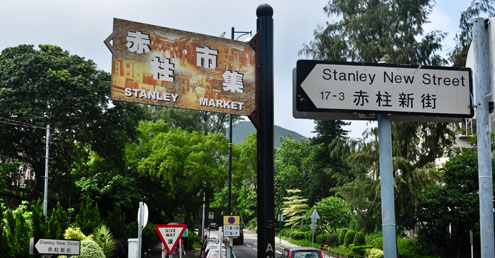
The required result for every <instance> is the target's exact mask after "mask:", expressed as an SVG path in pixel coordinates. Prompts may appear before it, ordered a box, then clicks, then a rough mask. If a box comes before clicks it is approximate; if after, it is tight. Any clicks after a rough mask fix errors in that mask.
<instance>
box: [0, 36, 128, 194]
mask: <svg viewBox="0 0 495 258" xmlns="http://www.w3.org/2000/svg"><path fill="white" fill-rule="evenodd" d="M109 88H110V75H109V74H108V73H106V72H103V71H99V70H97V68H96V65H95V64H94V63H93V61H91V60H85V59H84V58H82V57H80V56H77V55H71V54H69V53H68V52H67V51H63V50H62V49H61V48H60V47H57V46H53V45H40V46H39V49H35V48H34V47H33V46H31V45H20V46H17V47H11V48H6V49H4V50H3V51H2V53H1V54H0V120H1V122H2V123H0V155H2V156H4V157H10V158H13V159H17V160H19V161H20V162H23V163H26V164H30V165H31V167H32V168H33V170H34V172H35V175H36V187H35V189H34V192H33V193H34V195H35V196H34V197H35V199H36V198H37V196H38V194H39V193H40V192H42V189H43V188H42V187H43V180H42V179H43V175H44V173H43V172H44V162H45V148H44V147H45V142H46V139H45V129H44V128H45V127H46V126H47V125H51V128H52V131H51V140H52V141H51V144H50V161H51V162H50V173H51V175H50V176H51V178H52V182H51V185H53V186H58V187H60V188H64V189H70V188H71V187H72V186H73V185H72V182H71V179H72V178H71V177H70V176H69V175H68V171H69V169H68V168H69V167H70V165H71V164H72V162H73V161H75V160H78V157H80V156H81V155H84V154H85V152H84V151H85V150H86V149H85V148H80V146H84V147H85V146H91V148H92V149H93V150H96V151H98V152H99V153H100V154H101V155H103V156H105V157H108V160H107V162H114V165H116V166H118V164H123V162H121V161H122V157H123V155H122V150H123V146H124V145H125V143H126V142H127V139H128V137H131V136H132V135H133V128H134V121H135V118H137V117H133V116H135V114H136V110H137V109H138V106H137V105H128V104H123V103H114V105H113V106H111V105H110V101H109V94H110V92H109ZM76 142H77V143H79V146H78V145H76V144H75V143H76ZM62 182H63V183H62Z"/></svg>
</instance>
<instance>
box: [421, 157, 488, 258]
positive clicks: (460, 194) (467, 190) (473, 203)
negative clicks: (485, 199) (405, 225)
mask: <svg viewBox="0 0 495 258" xmlns="http://www.w3.org/2000/svg"><path fill="white" fill-rule="evenodd" d="M477 159H478V158H477V153H476V152H463V153H461V154H460V155H457V156H455V157H452V158H451V159H450V160H449V161H448V162H447V163H446V164H445V166H444V170H443V173H442V182H443V183H442V184H436V185H432V186H430V187H429V188H428V189H425V190H424V191H423V198H422V199H421V203H420V207H421V209H420V212H419V213H418V217H417V219H418V221H420V223H421V229H422V230H421V232H420V237H421V239H422V240H423V242H426V243H433V244H434V245H435V246H436V247H437V248H439V249H442V248H445V249H446V250H448V249H449V248H450V247H452V246H459V245H463V246H464V248H462V249H465V250H468V249H469V247H468V246H467V244H468V243H469V241H467V242H466V241H465V239H469V231H470V230H471V231H473V232H479V194H478V190H479V187H478V160H477ZM449 227H451V229H452V230H451V232H452V233H451V234H449V232H448V231H447V228H449ZM476 235H477V236H476V237H479V236H478V234H476ZM475 242H476V241H475ZM449 243H450V244H451V245H452V246H450V247H449ZM454 250H455V249H454ZM466 255H468V254H466Z"/></svg>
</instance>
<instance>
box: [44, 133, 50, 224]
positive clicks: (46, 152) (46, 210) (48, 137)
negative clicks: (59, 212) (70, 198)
mask: <svg viewBox="0 0 495 258" xmlns="http://www.w3.org/2000/svg"><path fill="white" fill-rule="evenodd" d="M49 147H50V125H47V126H46V144H45V189H44V193H43V215H45V216H48V215H47V214H48V159H49V156H48V153H49Z"/></svg>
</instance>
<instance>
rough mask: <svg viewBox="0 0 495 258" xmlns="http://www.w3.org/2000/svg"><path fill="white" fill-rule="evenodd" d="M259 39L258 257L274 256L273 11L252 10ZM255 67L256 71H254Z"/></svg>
mask: <svg viewBox="0 0 495 258" xmlns="http://www.w3.org/2000/svg"><path fill="white" fill-rule="evenodd" d="M256 16H257V17H258V19H257V31H258V36H259V40H258V42H257V47H256V64H257V70H256V72H257V74H256V80H257V82H259V86H260V94H259V107H257V109H258V111H259V122H260V123H259V127H258V135H257V140H258V142H257V149H258V157H257V160H258V172H257V175H258V193H257V194H258V196H257V198H258V258H274V257H275V225H274V207H275V205H274V198H273V194H274V192H273V188H274V182H273V181H274V180H273V171H274V167H273V18H272V17H273V8H272V7H271V6H270V5H268V4H261V5H259V6H258V8H257V9H256ZM258 66H259V69H258Z"/></svg>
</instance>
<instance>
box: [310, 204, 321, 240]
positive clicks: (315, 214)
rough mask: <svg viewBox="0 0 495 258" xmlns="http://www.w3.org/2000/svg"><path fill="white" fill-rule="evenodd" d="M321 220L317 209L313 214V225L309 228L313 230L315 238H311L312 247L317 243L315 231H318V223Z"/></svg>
mask: <svg viewBox="0 0 495 258" xmlns="http://www.w3.org/2000/svg"><path fill="white" fill-rule="evenodd" d="M319 218H320V215H319V214H318V211H316V209H314V210H313V213H311V225H310V226H309V227H310V228H311V230H313V236H312V237H311V247H313V243H314V242H315V230H316V221H317V220H318V219H319Z"/></svg>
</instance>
